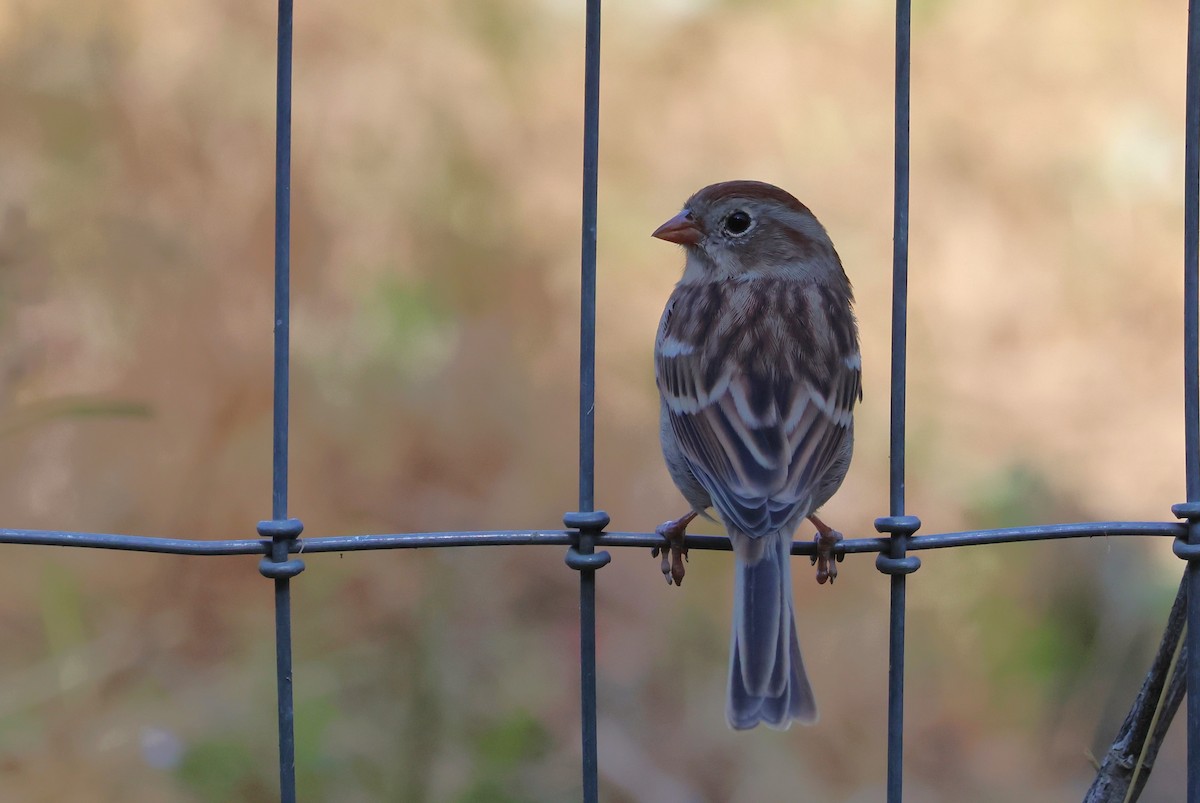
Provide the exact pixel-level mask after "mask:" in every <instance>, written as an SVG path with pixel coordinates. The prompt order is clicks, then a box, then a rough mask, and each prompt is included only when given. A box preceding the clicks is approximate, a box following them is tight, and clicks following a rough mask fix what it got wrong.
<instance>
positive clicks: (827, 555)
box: [812, 528, 842, 585]
mask: <svg viewBox="0 0 1200 803" xmlns="http://www.w3.org/2000/svg"><path fill="white" fill-rule="evenodd" d="M841 540H842V534H841V533H839V532H838V531H837V530H831V529H829V528H825V529H823V530H818V532H817V534H816V535H815V536H813V543H814V544H816V545H817V552H816V554H815V555H813V556H812V562H813V564H815V565H816V567H817V582H818V583H821V584H824V583H825V582H826V581H829V584H830V585H832V584H833V581H834V580H836V579H837V575H838V570H837V565H838V563H839V562H840V561H841V559H842V556H841V555H836V556H835V555H834V554H833V548H834V547H835V546H837V544H838V542H839V541H841Z"/></svg>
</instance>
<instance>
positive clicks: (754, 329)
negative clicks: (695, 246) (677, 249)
mask: <svg viewBox="0 0 1200 803" xmlns="http://www.w3.org/2000/svg"><path fill="white" fill-rule="evenodd" d="M722 310H726V311H727V310H739V311H740V313H741V314H738V315H730V314H726V313H722V312H721V311H722ZM857 339H858V336H857V329H856V326H855V323H854V317H853V315H852V313H851V312H850V310H849V304H848V302H847V301H845V300H839V299H837V298H836V297H834V295H833V293H832V291H829V290H826V289H822V288H818V287H815V286H812V285H807V286H805V285H800V284H799V283H797V282H794V281H787V280H781V279H764V278H761V277H758V278H754V279H749V280H743V281H729V282H724V283H719V284H718V283H713V284H704V285H680V286H679V287H678V288H676V290H675V293H674V294H673V295H672V298H671V301H670V302H669V303H668V306H667V309H666V311H665V312H664V314H663V320H662V323H661V325H660V329H659V337H658V342H657V344H656V348H655V371H656V375H657V378H658V386H659V390H660V392H661V393H662V397H663V401H664V403H665V405H666V408H667V411H668V418H669V420H670V424H671V427H672V430H673V431H674V433H675V435H676V437H677V438H678V441H679V444H680V448H681V449H682V451H683V454H684V456H685V458H686V459H687V462H688V465H689V467H690V468H691V470H692V472H693V474H695V476H696V478H697V480H699V482H700V483H701V485H703V486H704V488H705V490H707V491H708V492H709V495H710V496H711V497H712V500H713V506H714V507H715V508H716V509H717V511H718V512H719V513H720V514H721V517H722V519H724V521H725V522H726V524H728V525H730V526H731V527H734V528H736V529H737V530H739V531H741V532H743V533H746V534H747V535H751V536H762V535H767V534H769V533H772V532H776V531H778V530H779V529H781V528H783V527H786V526H795V520H796V518H797V517H798V516H807V515H808V514H810V513H812V512H813V508H814V507H815V505H816V504H817V503H818V502H819V501H821V500H817V499H816V498H815V494H816V493H817V492H818V489H819V488H820V486H821V481H822V479H823V478H824V477H825V476H826V474H827V473H828V472H829V471H830V469H831V467H832V466H833V465H834V463H835V462H836V460H837V456H838V454H839V450H840V449H841V448H842V447H843V444H844V442H845V440H846V438H848V437H850V436H851V422H852V418H851V414H852V411H853V407H854V404H855V403H856V402H857V401H858V399H859V398H860V396H861V385H860V382H861V372H860V366H859V358H858V348H857ZM847 354H850V355H853V356H852V357H850V358H847V357H846V356H845V355H847Z"/></svg>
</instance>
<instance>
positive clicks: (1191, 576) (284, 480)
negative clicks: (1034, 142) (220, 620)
mask: <svg viewBox="0 0 1200 803" xmlns="http://www.w3.org/2000/svg"><path fill="white" fill-rule="evenodd" d="M600 2H601V0H586V32H585V73H584V110H585V111H584V131H583V227H582V238H581V239H582V260H581V280H582V293H581V305H580V368H579V504H578V509H577V510H575V511H573V512H570V513H567V514H565V515H564V517H563V524H564V526H565V527H566V529H563V530H557V529H552V530H538V531H477V532H445V533H401V534H390V535H351V536H331V537H319V538H306V539H301V538H300V534H301V531H302V530H303V525H302V524H301V522H300V520H299V519H295V518H289V517H288V515H287V511H288V505H287V490H288V373H289V364H290V361H289V308H290V300H289V293H290V272H289V257H290V253H289V239H290V228H291V225H290V223H291V221H290V192H289V191H290V176H291V103H292V101H291V84H292V13H293V0H279V18H278V23H279V29H278V60H277V96H276V151H275V182H276V183H275V208H276V217H275V326H274V334H275V363H274V386H275V396H274V439H273V444H274V446H273V448H274V453H273V476H272V496H271V519H270V520H268V521H262V522H259V524H258V534H259V536H260V537H259V538H257V539H243V540H225V541H196V540H185V539H177V538H153V537H141V536H131V535H109V534H100V533H84V532H64V531H45V530H14V529H0V543H7V544H34V545H37V544H40V545H48V546H68V547H92V548H97V549H116V550H129V551H135V552H158V553H168V554H176V555H262V556H263V557H262V560H261V561H260V563H259V571H260V572H261V573H262V574H263V575H264V576H265V577H268V578H270V579H272V580H273V581H274V585H275V642H276V670H277V675H278V717H279V787H280V791H279V797H280V800H281V801H284V803H291V802H292V801H295V800H296V777H295V740H294V733H293V706H292V628H291V579H292V578H293V577H295V576H296V575H298V574H300V573H301V572H302V571H304V562H303V561H302V560H301V559H300V558H299V557H294V556H296V555H298V554H299V553H301V552H304V553H314V552H346V551H355V550H371V549H412V548H418V547H423V548H428V547H451V546H459V547H461V546H518V545H530V544H540V545H548V544H556V545H561V546H565V547H567V554H566V563H567V565H568V566H569V567H571V568H572V569H575V570H577V571H578V572H579V628H580V656H579V659H580V661H579V667H580V707H581V717H580V721H581V734H582V743H583V759H582V775H583V799H584V801H587V803H592V802H593V801H597V800H598V799H599V768H598V764H597V750H596V748H597V745H596V708H597V700H596V571H597V570H599V569H600V568H602V567H603V566H605V565H606V564H607V563H608V562H609V555H608V553H607V552H604V551H597V548H598V547H618V546H621V547H653V546H657V545H658V544H660V543H661V539H660V537H659V536H657V535H654V534H651V533H633V532H609V531H607V530H606V529H605V528H606V527H607V526H608V523H609V517H608V515H607V514H605V513H604V512H603V511H599V510H596V509H595V493H594V458H595V449H594V446H595V436H594V416H595V406H594V400H595V379H596V377H595V352H596V190H597V175H598V166H597V154H598V142H599V137H598V132H599V122H600V16H601V14H600ZM1196 6H1197V0H1190V1H1189V4H1188V23H1187V25H1188V27H1187V89H1186V100H1185V103H1186V116H1185V126H1186V139H1185V142H1186V145H1185V177H1184V265H1183V268H1184V305H1183V313H1184V366H1183V368H1184V381H1183V385H1184V397H1185V405H1184V410H1185V416H1184V437H1185V441H1186V443H1185V454H1186V477H1187V501H1186V502H1184V503H1182V504H1177V505H1175V506H1173V507H1172V513H1173V514H1174V515H1175V517H1176V518H1177V519H1181V520H1183V521H1180V522H1171V521H1161V522H1138V521H1108V522H1082V523H1075V524H1058V525H1045V526H1033V527H1015V528H1008V529H999V530H980V531H971V532H956V533H942V534H938V535H923V536H916V535H914V533H915V532H916V531H917V529H918V528H919V527H920V525H921V522H920V520H919V519H918V518H917V517H915V516H910V515H905V508H904V448H905V425H904V422H905V367H906V334H907V332H906V329H907V296H908V187H909V85H910V81H909V65H910V61H909V55H910V48H911V19H912V16H911V0H897V3H896V76H895V77H896V88H895V200H894V204H895V206H894V245H893V290H892V293H893V295H892V364H891V373H892V383H891V435H890V445H891V458H890V459H891V474H890V486H891V494H890V496H891V499H890V505H889V515H887V516H883V517H881V518H878V519H876V520H875V529H876V530H878V531H879V532H880V533H882V534H885V537H880V538H853V539H847V540H845V541H842V542H841V543H840V544H839V545H838V546H837V547H836V548H835V552H836V553H837V554H838V558H839V559H841V558H842V557H844V556H845V555H847V554H854V553H864V552H867V553H871V552H873V553H876V558H875V565H876V567H877V568H878V569H879V571H880V572H882V573H883V574H885V575H887V576H888V577H889V582H890V584H891V611H890V632H889V640H890V645H889V662H888V739H887V745H888V747H887V800H888V801H889V803H899V801H900V800H901V799H902V784H903V760H902V757H903V749H904V727H903V722H904V628H905V584H906V579H907V576H908V575H909V574H911V573H913V572H915V571H917V570H918V569H919V568H920V567H921V561H920V558H918V557H916V556H915V555H911V554H909V553H910V552H913V551H917V550H922V549H939V548H945V547H957V546H966V545H973V544H998V543H1008V542H1014V541H1043V540H1051V539H1059V538H1082V537H1096V536H1116V535H1125V536H1159V537H1168V538H1174V539H1175V542H1174V551H1175V554H1176V555H1178V556H1179V557H1180V558H1182V559H1184V560H1186V561H1187V570H1186V579H1185V585H1186V589H1187V592H1188V593H1187V600H1188V606H1187V630H1188V634H1189V635H1188V646H1189V649H1188V650H1187V667H1186V679H1187V686H1188V688H1190V689H1200V641H1198V639H1200V417H1198V411H1200V345H1198V339H1197V335H1198V331H1200V295H1198V293H1200V275H1198V271H1197V269H1198V258H1200V10H1198V9H1197V7H1196ZM687 545H688V547H689V548H691V549H713V550H729V549H730V546H729V542H728V540H727V539H725V538H720V537H714V536H688V538H687ZM813 553H814V544H813V543H812V542H799V543H794V544H793V545H792V554H793V555H812V554H813ZM1187 737H1188V738H1187V744H1188V747H1187V763H1188V773H1187V775H1188V779H1187V789H1188V792H1187V799H1188V800H1189V801H1192V803H1200V694H1189V695H1188V706H1187Z"/></svg>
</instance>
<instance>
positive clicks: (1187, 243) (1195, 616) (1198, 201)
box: [1183, 0, 1200, 803]
mask: <svg viewBox="0 0 1200 803" xmlns="http://www.w3.org/2000/svg"><path fill="white" fill-rule="evenodd" d="M1185 91H1186V101H1185V103H1186V107H1185V117H1184V120H1185V132H1184V136H1185V140H1184V195H1183V319H1184V327H1183V371H1184V373H1183V386H1184V440H1185V445H1184V452H1185V460H1186V463H1187V466H1186V478H1187V501H1188V502H1189V503H1196V502H1200V420H1198V418H1197V416H1198V415H1200V374H1198V371H1200V347H1198V340H1197V337H1198V334H1197V330H1198V328H1200V314H1198V313H1200V301H1198V298H1197V290H1198V286H1200V278H1198V275H1197V270H1198V258H1200V228H1198V227H1200V10H1197V8H1196V0H1190V1H1189V3H1188V34H1187V88H1186V90H1185ZM1188 541H1189V543H1191V544H1193V545H1195V544H1197V543H1198V542H1200V526H1197V523H1196V521H1195V519H1194V518H1193V519H1192V520H1191V521H1190V522H1189V527H1188ZM1187 587H1188V650H1187V653H1188V655H1187V659H1188V665H1187V688H1188V689H1189V690H1190V691H1189V692H1188V695H1187V731H1188V739H1187V753H1188V782H1187V786H1188V795H1187V799H1188V800H1189V801H1191V802H1192V803H1200V560H1189V561H1188V566H1187Z"/></svg>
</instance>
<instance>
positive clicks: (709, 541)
mask: <svg viewBox="0 0 1200 803" xmlns="http://www.w3.org/2000/svg"><path fill="white" fill-rule="evenodd" d="M572 533H573V531H570V530H489V531H475V532H471V531H464V532H443V533H394V534H377V535H333V536H321V537H316V538H300V539H297V540H296V541H295V542H294V543H295V549H294V550H293V552H297V553H314V552H360V551H366V550H375V549H422V548H437V547H470V546H570V545H571V544H572V543H573V535H572ZM1186 534H1187V524H1186V523H1185V522H1157V521H1100V522H1076V523H1072V524H1044V525H1036V526H1031V527H1006V528H1002V529H995V530H967V531H963V532H953V533H939V534H934V535H914V536H912V537H911V538H910V539H909V542H908V548H909V549H910V550H916V549H945V548H948V547H959V546H979V545H982V544H1006V543H1017V542H1022V541H1051V540H1059V539H1062V538H1102V537H1105V536H1110V535H1112V536H1116V535H1123V536H1129V535H1135V536H1136V535H1144V536H1162V537H1167V538H1175V537H1180V536H1186ZM686 542H687V546H688V548H689V549H710V550H716V551H723V552H728V551H729V550H730V546H729V539H728V538H726V537H724V536H717V535H689V536H688V537H687V539H686ZM662 543H663V539H662V537H661V536H659V535H656V534H655V533H637V532H606V533H604V534H602V535H601V536H599V537H598V538H597V539H596V546H597V547H598V548H602V547H655V546H659V545H661V544H662ZM0 544H23V545H28V546H64V547H86V548H90V549H115V550H123V551H131V552H150V553H159V554H170V555H262V554H266V553H267V552H268V551H269V549H270V545H271V540H270V539H258V538H247V539H240V540H226V541H218V540H212V541H209V540H189V539H184V538H159V537H154V536H144V535H116V534H107V533H81V532H69V531H60V530H12V529H0ZM887 548H888V539H887V538H848V539H846V540H844V541H841V542H840V543H838V545H837V546H835V547H834V548H833V551H834V553H835V554H845V555H850V554H859V553H871V552H881V551H883V550H886V549H887ZM815 553H816V545H815V544H813V543H812V542H811V541H796V542H794V543H793V544H792V554H793V555H808V556H811V555H813V554H815Z"/></svg>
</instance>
